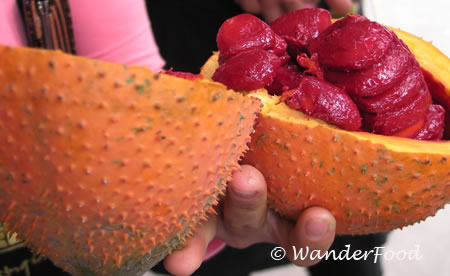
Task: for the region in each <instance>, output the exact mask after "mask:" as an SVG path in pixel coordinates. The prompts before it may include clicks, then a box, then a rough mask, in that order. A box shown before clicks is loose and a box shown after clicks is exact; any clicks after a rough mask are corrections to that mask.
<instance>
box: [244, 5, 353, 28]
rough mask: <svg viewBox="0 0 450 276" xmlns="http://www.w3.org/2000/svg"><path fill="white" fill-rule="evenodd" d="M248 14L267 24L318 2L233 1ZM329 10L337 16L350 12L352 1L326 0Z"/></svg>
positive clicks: (312, 6) (311, 6)
mask: <svg viewBox="0 0 450 276" xmlns="http://www.w3.org/2000/svg"><path fill="white" fill-rule="evenodd" d="M235 2H236V3H237V4H239V5H240V6H241V8H242V9H243V10H244V11H246V12H249V13H254V14H261V15H262V16H263V17H264V19H265V20H266V21H267V22H269V23H270V22H272V21H274V20H275V19H277V18H278V17H280V16H282V15H283V14H285V13H288V12H290V11H293V10H297V9H304V8H314V7H317V4H318V3H319V0H235ZM326 2H327V4H328V6H329V7H330V9H332V10H335V11H336V12H338V13H339V14H347V13H348V12H350V11H351V10H352V7H353V4H352V0H326Z"/></svg>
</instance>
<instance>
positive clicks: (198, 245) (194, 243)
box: [164, 216, 216, 276]
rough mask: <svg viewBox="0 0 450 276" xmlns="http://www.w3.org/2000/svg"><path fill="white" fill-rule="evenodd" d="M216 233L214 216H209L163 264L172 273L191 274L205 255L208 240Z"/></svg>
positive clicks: (178, 274)
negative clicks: (182, 246) (181, 247)
mask: <svg viewBox="0 0 450 276" xmlns="http://www.w3.org/2000/svg"><path fill="white" fill-rule="evenodd" d="M215 234H216V217H215V216H209V217H208V221H206V222H204V223H203V224H201V225H200V226H199V227H198V229H197V231H196V233H195V234H194V236H193V237H192V238H188V239H187V240H186V243H185V246H184V248H183V249H181V250H179V251H174V252H172V254H170V255H169V256H167V258H166V259H165V260H164V266H165V267H166V269H167V271H169V273H170V274H172V275H177V276H183V275H191V274H192V273H194V271H196V270H197V269H198V268H199V267H200V265H201V263H202V262H203V258H204V257H205V253H206V249H207V248H208V244H209V242H210V241H211V240H212V239H213V238H214V235H215Z"/></svg>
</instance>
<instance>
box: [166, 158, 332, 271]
mask: <svg viewBox="0 0 450 276" xmlns="http://www.w3.org/2000/svg"><path fill="white" fill-rule="evenodd" d="M335 225H336V221H335V219H334V217H333V216H332V215H331V213H330V212H328V211H327V210H326V209H323V208H319V207H313V208H309V209H307V210H305V211H304V212H303V213H302V215H301V216H300V217H299V218H298V220H297V223H296V224H294V223H293V222H290V221H287V220H284V219H282V218H280V217H279V216H278V215H277V214H275V213H274V212H273V211H271V210H268V209H267V190H266V183H265V181H264V177H263V175H262V174H261V173H260V172H259V171H258V170H256V169H255V168H253V167H251V166H246V165H244V166H242V167H241V170H240V171H238V172H236V173H234V175H233V179H232V180H231V182H230V183H229V186H228V188H227V196H226V197H225V198H224V199H223V200H222V202H221V204H220V207H219V210H218V215H217V216H213V217H210V218H209V219H208V221H207V222H205V223H204V224H202V225H201V226H200V227H199V228H198V230H197V232H196V234H195V236H194V237H192V238H191V239H189V240H188V241H187V243H186V246H185V247H184V248H183V249H182V250H180V251H176V252H174V253H173V254H171V255H169V256H168V257H167V258H166V261H165V265H166V268H167V270H169V271H170V272H171V273H172V274H174V275H188V274H191V273H192V272H194V271H195V270H196V269H197V268H198V267H199V266H200V265H201V263H202V261H203V257H204V255H205V252H206V249H207V246H208V243H209V242H210V241H211V240H212V239H213V238H214V236H216V237H217V238H219V239H221V240H223V241H225V242H226V243H227V244H228V245H230V246H232V247H237V248H245V247H247V246H250V245H252V244H255V243H258V242H270V243H274V244H279V245H280V246H282V247H284V248H285V249H288V248H291V247H292V246H293V245H295V246H296V248H301V247H306V246H308V247H309V248H310V249H312V250H313V249H318V250H327V249H328V248H329V247H330V246H331V243H332V242H333V239H334V234H335ZM286 252H287V253H288V255H287V257H288V258H289V259H290V260H291V261H292V262H293V263H295V264H296V265H299V266H309V265H312V264H315V263H317V262H318V260H308V259H305V260H297V261H295V260H294V258H293V256H291V255H289V253H293V252H292V251H291V252H289V250H286ZM267 258H270V256H269V254H268V256H267Z"/></svg>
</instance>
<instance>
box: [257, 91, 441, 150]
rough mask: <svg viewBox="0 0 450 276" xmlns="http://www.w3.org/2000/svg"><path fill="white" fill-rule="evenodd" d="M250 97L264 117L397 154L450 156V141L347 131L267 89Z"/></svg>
mask: <svg viewBox="0 0 450 276" xmlns="http://www.w3.org/2000/svg"><path fill="white" fill-rule="evenodd" d="M249 96H253V97H256V98H258V99H260V100H261V102H262V103H263V104H264V107H263V109H262V111H261V113H262V114H263V115H264V117H271V118H274V119H278V120H281V121H285V122H290V123H294V124H301V125H306V126H308V127H309V128H310V129H313V128H315V127H319V126H321V127H325V128H328V129H329V130H330V131H333V132H336V133H339V134H341V135H349V136H353V137H356V138H357V139H359V140H367V141H370V142H371V143H373V144H382V145H384V146H385V147H386V148H387V149H389V150H392V151H396V152H411V153H432V154H450V141H420V140H414V139H409V138H401V137H392V136H384V135H377V134H372V133H367V132H357V131H345V130H341V129H339V128H337V127H335V126H332V125H330V124H328V123H326V122H324V121H322V120H319V119H315V118H311V117H309V116H307V115H305V114H304V113H302V112H300V111H296V110H293V109H291V108H289V107H288V106H287V105H285V104H284V103H279V104H278V102H279V97H278V96H270V95H269V94H268V93H267V92H266V90H265V89H260V90H257V91H255V92H254V93H251V94H249Z"/></svg>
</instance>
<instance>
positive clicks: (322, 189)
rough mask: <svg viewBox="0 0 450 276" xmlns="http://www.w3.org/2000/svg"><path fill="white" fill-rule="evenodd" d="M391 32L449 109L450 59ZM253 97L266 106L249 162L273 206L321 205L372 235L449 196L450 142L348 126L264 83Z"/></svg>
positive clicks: (287, 209)
mask: <svg viewBox="0 0 450 276" xmlns="http://www.w3.org/2000/svg"><path fill="white" fill-rule="evenodd" d="M393 30H394V32H395V33H396V34H397V35H398V36H399V37H400V38H401V39H402V40H404V42H405V43H406V44H407V45H408V47H409V48H410V49H411V51H412V52H413V53H414V54H415V56H416V58H417V60H418V62H419V64H420V65H421V67H422V70H423V71H424V72H428V73H429V77H428V84H429V86H430V84H431V86H433V88H431V87H430V92H431V93H432V95H433V97H434V98H435V100H436V101H438V102H439V103H442V104H443V106H444V107H445V108H446V110H447V112H449V111H450V78H449V76H450V72H449V70H450V59H449V58H448V57H446V56H445V55H444V54H442V53H441V52H440V51H439V50H438V49H436V48H435V47H434V46H432V45H431V43H427V42H425V41H423V40H422V39H420V38H418V37H415V36H414V35H411V34H408V33H406V32H402V31H399V30H397V29H393ZM217 66H218V64H217V54H215V55H213V56H212V57H211V58H210V59H209V60H208V61H207V63H206V64H205V65H204V66H203V68H202V72H201V73H202V74H203V75H204V76H206V77H209V76H211V72H214V68H217ZM436 88H437V89H436ZM248 96H249V97H257V98H259V99H260V100H261V102H262V104H263V105H264V107H263V109H262V111H261V113H260V114H259V116H258V118H257V121H256V124H255V132H254V134H252V140H251V143H250V146H249V147H250V150H249V151H248V152H247V153H246V154H245V157H244V160H243V163H246V164H250V165H253V166H255V167H256V168H258V169H259V170H260V171H261V172H262V173H263V175H264V176H265V178H266V182H267V185H268V198H269V201H270V205H271V207H272V208H274V209H275V210H277V211H278V212H279V213H280V214H281V215H283V216H285V217H287V218H290V219H296V218H297V217H298V215H299V214H300V213H301V212H302V210H304V209H305V208H308V207H310V206H322V207H325V208H327V209H328V210H330V211H331V212H332V213H333V214H334V216H335V217H336V220H337V229H336V231H337V233H338V234H367V233H375V232H383V231H388V230H392V229H396V228H400V227H403V226H406V225H410V224H413V223H415V222H418V221H421V220H424V219H425V218H427V217H428V216H433V215H434V214H435V213H436V212H437V211H438V210H439V209H440V208H442V207H444V205H445V204H447V203H449V202H450V141H439V142H433V141H419V140H413V139H406V138H400V137H389V136H382V135H376V134H371V133H365V132H353V131H344V130H340V129H337V128H336V127H334V126H331V125H328V124H327V123H325V122H323V121H321V120H318V119H314V118H311V117H308V116H306V115H305V114H303V113H301V112H298V111H295V110H292V109H290V108H289V107H287V106H286V105H285V104H284V103H279V102H280V101H279V97H276V96H273V97H271V96H269V95H268V94H267V92H266V91H265V90H264V89H261V90H259V91H252V93H249V94H248ZM446 131H447V132H450V125H448V124H447V126H446Z"/></svg>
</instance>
